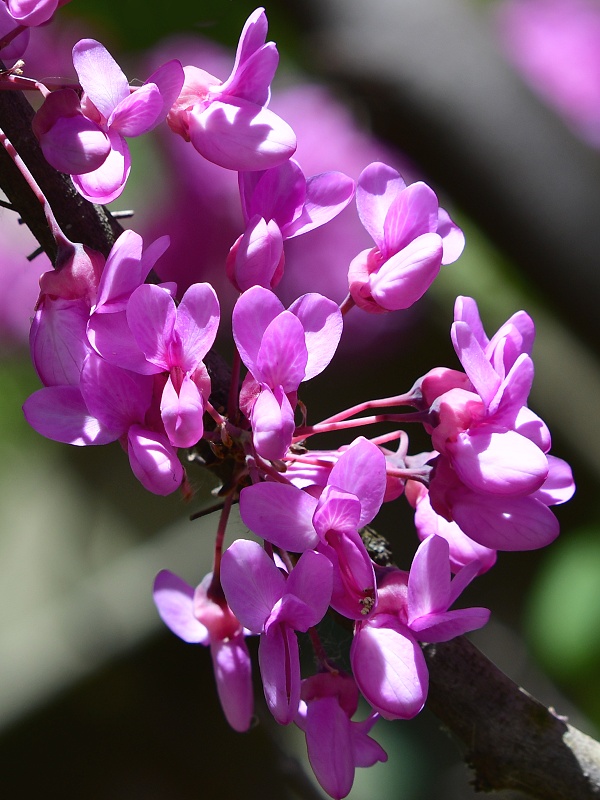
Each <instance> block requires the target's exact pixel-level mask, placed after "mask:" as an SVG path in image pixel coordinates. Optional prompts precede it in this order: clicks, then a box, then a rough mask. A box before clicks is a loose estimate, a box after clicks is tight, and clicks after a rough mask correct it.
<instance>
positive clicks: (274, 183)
mask: <svg viewBox="0 0 600 800" xmlns="http://www.w3.org/2000/svg"><path fill="white" fill-rule="evenodd" d="M239 185H240V195H241V199H242V211H243V214H244V221H245V223H246V231H245V233H244V234H243V235H242V236H240V237H239V239H238V240H237V241H236V243H235V244H234V245H233V247H232V248H231V251H230V253H229V256H228V258H227V262H226V269H227V274H228V276H229V279H230V280H231V281H232V283H233V284H234V286H235V287H236V288H237V289H239V291H241V292H243V291H245V290H246V289H249V288H250V287H251V286H254V285H257V284H258V285H259V286H263V287H265V288H266V289H273V288H274V287H275V286H277V284H278V283H279V281H280V280H281V277H282V275H283V267H284V254H283V241H284V240H285V239H291V238H293V237H296V236H300V235H301V234H303V233H307V232H308V231H311V230H314V229H315V228H318V227H320V226H321V225H324V224H325V223H326V222H328V221H329V220H331V219H333V218H334V217H335V216H337V215H338V214H339V213H340V211H342V210H343V209H344V208H345V207H346V206H347V205H348V203H349V202H350V201H351V199H352V197H353V196H354V181H352V180H351V179H350V178H348V177H347V176H346V175H344V174H343V173H341V172H325V173H322V174H321V175H315V176H313V177H312V178H309V179H308V180H306V178H305V177H304V174H303V172H302V170H301V169H300V166H299V165H298V164H297V163H296V162H295V161H294V160H293V159H290V160H289V161H285V162H284V163H283V164H280V165H279V166H278V167H272V168H271V169H268V170H263V171H260V172H241V173H240V176H239Z"/></svg>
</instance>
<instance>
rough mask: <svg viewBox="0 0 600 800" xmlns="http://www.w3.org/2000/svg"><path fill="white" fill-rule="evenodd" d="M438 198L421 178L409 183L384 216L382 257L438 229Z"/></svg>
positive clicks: (387, 256)
mask: <svg viewBox="0 0 600 800" xmlns="http://www.w3.org/2000/svg"><path fill="white" fill-rule="evenodd" d="M437 221H438V201H437V197H436V195H435V192H434V191H433V189H430V188H429V186H427V184H426V183H423V182H422V181H418V182H417V183H412V184H411V185H410V186H407V187H406V189H404V191H402V192H400V194H398V195H397V196H396V197H395V198H394V200H393V201H392V203H391V205H390V207H389V209H388V213H387V214H386V216H385V222H384V225H383V233H384V240H385V247H384V248H380V250H381V255H382V256H383V258H389V257H390V256H392V255H394V253H398V252H400V250H403V249H404V248H405V247H407V246H408V245H409V244H410V243H411V242H412V241H413V240H414V239H417V238H418V237H419V236H422V235H423V234H426V233H436V232H437Z"/></svg>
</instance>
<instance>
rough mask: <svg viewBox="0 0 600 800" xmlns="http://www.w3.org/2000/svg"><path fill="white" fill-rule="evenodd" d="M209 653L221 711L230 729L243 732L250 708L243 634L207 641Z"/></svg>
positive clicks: (249, 679) (249, 719) (249, 671)
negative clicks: (209, 642)
mask: <svg viewBox="0 0 600 800" xmlns="http://www.w3.org/2000/svg"><path fill="white" fill-rule="evenodd" d="M210 654H211V656H212V662H213V669H214V673H215V680H216V682H217V692H218V693H219V700H220V701H221V707H222V709H223V713H224V714H225V717H226V718H227V722H228V723H229V724H230V725H231V727H232V728H233V729H234V731H239V732H240V733H243V732H244V731H247V730H248V728H249V727H250V723H251V722H252V712H253V709H254V692H253V689H252V663H251V661H250V654H249V653H248V648H247V647H246V642H245V640H244V635H243V634H242V633H240V634H237V635H236V636H234V637H232V638H231V639H225V640H221V639H217V640H215V641H213V642H211V645H210Z"/></svg>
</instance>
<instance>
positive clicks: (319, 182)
mask: <svg viewBox="0 0 600 800" xmlns="http://www.w3.org/2000/svg"><path fill="white" fill-rule="evenodd" d="M353 197H354V181H353V180H352V179H351V178H349V177H348V176H347V175H344V174H343V172H324V173H322V174H321V175H315V176H313V177H312V178H309V179H308V180H307V181H306V203H305V204H304V209H303V211H302V215H301V216H300V217H298V218H297V219H295V220H294V221H293V222H291V223H290V224H289V225H287V226H286V227H285V228H284V229H283V234H284V236H285V238H286V239H291V238H292V237H293V236H300V235H301V234H303V233H307V232H308V231H312V230H313V229H314V228H318V227H320V226H321V225H325V223H326V222H329V220H331V219H333V218H334V217H337V215H338V214H339V213H340V212H341V211H343V209H344V208H346V206H347V205H348V204H349V203H350V201H351V200H352V198H353Z"/></svg>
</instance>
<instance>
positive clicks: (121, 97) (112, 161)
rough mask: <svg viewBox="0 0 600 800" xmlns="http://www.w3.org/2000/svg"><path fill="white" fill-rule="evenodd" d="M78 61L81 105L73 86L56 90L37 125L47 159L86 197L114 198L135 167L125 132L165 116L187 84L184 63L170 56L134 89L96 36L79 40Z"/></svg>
mask: <svg viewBox="0 0 600 800" xmlns="http://www.w3.org/2000/svg"><path fill="white" fill-rule="evenodd" d="M73 64H74V66H75V70H76V71H77V75H78V77H79V82H80V84H81V87H82V89H83V91H84V94H83V97H82V99H81V104H80V105H78V104H77V97H76V95H74V93H73V92H72V91H71V90H69V89H66V90H61V91H60V92H59V93H58V96H57V97H54V99H53V94H54V93H51V94H50V95H49V96H48V97H47V98H46V101H45V102H44V105H43V106H42V108H41V109H40V111H39V112H38V117H37V122H36V123H35V124H34V130H35V133H36V135H37V136H38V138H39V140H40V146H41V148H42V151H43V152H44V154H45V155H46V157H47V159H48V161H49V162H50V163H51V164H52V165H53V166H55V167H56V168H57V169H60V170H62V171H63V172H67V173H69V174H70V175H71V176H72V178H73V183H74V184H75V187H76V188H77V190H78V191H79V192H80V194H82V195H83V197H85V198H86V200H89V201H90V202H92V203H110V202H111V201H112V200H114V199H115V198H117V197H118V196H119V195H120V194H121V192H122V191H123V187H124V186H125V183H126V181H127V177H128V175H129V171H130V168H131V156H130V153H129V148H128V146H127V142H126V141H125V137H126V136H140V135H141V134H143V133H147V132H148V131H150V130H152V128H154V127H156V125H158V124H159V123H160V122H162V121H163V120H164V119H165V118H166V116H167V113H168V111H169V108H170V107H171V105H172V104H173V102H174V101H175V99H176V98H177V96H178V94H179V91H180V90H181V87H182V85H183V79H184V76H183V68H182V66H181V64H180V63H179V61H176V60H173V61H169V62H168V63H167V64H163V65H162V66H161V67H159V68H158V69H157V70H156V71H155V72H154V73H153V74H152V75H151V76H150V77H149V78H148V80H147V81H146V82H145V83H144V84H143V85H142V86H140V87H139V88H136V89H133V90H132V89H131V88H130V86H129V84H128V82H127V78H126V77H125V75H124V74H123V72H122V70H121V68H120V67H119V65H118V64H117V62H116V61H115V60H114V59H113V57H112V56H111V55H110V53H109V52H108V50H106V48H105V47H104V46H103V45H101V44H100V42H97V41H95V40H94V39H82V40H81V41H79V42H77V44H76V45H75V46H74V48H73Z"/></svg>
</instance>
